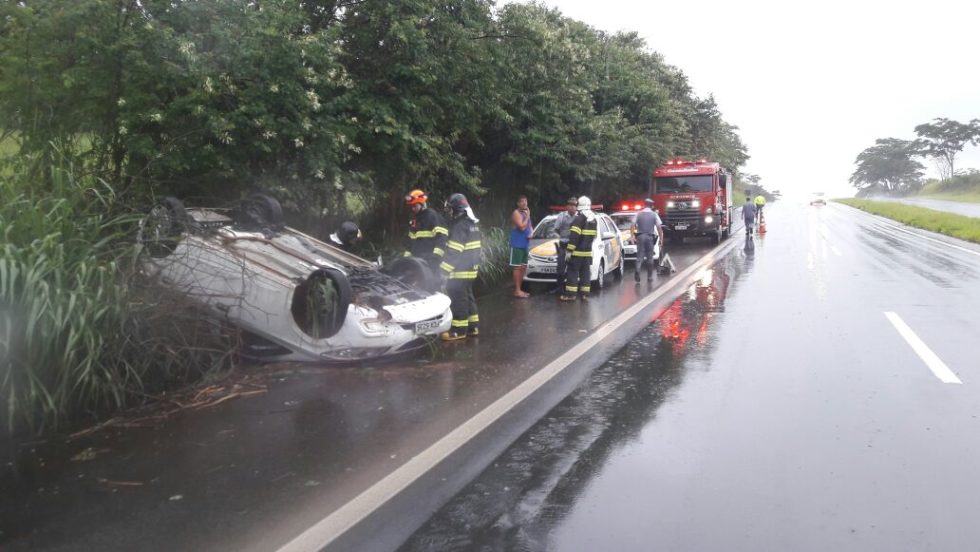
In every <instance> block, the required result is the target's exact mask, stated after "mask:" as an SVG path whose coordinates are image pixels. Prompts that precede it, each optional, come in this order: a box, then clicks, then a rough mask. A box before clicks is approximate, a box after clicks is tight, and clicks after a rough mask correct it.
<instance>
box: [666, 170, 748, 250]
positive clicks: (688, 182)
mask: <svg viewBox="0 0 980 552" xmlns="http://www.w3.org/2000/svg"><path fill="white" fill-rule="evenodd" d="M651 187H652V190H651V197H653V202H654V206H655V208H656V209H657V211H658V212H659V213H660V218H661V219H662V220H663V223H664V236H665V237H672V238H679V239H682V238H684V237H686V236H709V237H711V238H713V239H714V240H715V243H721V240H723V239H725V238H727V237H728V236H729V235H730V234H731V232H732V216H733V214H734V206H733V205H732V201H733V199H732V175H731V173H729V172H728V171H726V170H725V169H723V168H722V167H721V165H719V164H718V163H709V162H708V161H707V160H705V159H699V160H697V161H685V160H684V159H672V160H670V161H667V163H666V164H665V165H664V166H662V167H657V168H656V169H655V170H654V171H653V183H652V185H651Z"/></svg>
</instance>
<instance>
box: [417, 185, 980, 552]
mask: <svg viewBox="0 0 980 552" xmlns="http://www.w3.org/2000/svg"><path fill="white" fill-rule="evenodd" d="M767 215H768V219H769V224H768V230H769V232H768V233H767V235H766V236H765V237H764V238H763V239H759V238H756V239H755V240H753V242H752V245H753V247H752V248H751V249H748V248H742V249H740V250H737V251H735V252H733V254H732V255H731V256H729V257H727V258H725V259H723V260H721V261H720V262H718V263H716V264H715V265H714V266H713V267H712V268H711V269H710V270H708V271H705V272H704V273H703V275H702V278H701V279H700V280H699V282H697V283H695V284H694V285H693V286H691V288H690V289H689V290H688V292H687V293H686V294H685V295H683V296H682V297H680V298H679V299H677V301H676V302H675V303H674V304H673V305H672V306H671V307H670V308H668V309H667V310H666V311H665V312H664V314H663V315H662V316H661V317H660V318H659V319H658V320H656V321H655V322H653V323H652V324H651V325H650V326H648V327H647V328H646V329H644V330H643V331H642V332H641V333H640V334H639V335H638V336H637V337H636V338H635V339H634V340H632V341H631V342H630V343H629V344H628V345H627V346H626V347H624V348H623V349H622V350H621V351H619V352H618V353H617V354H616V355H615V356H614V357H613V358H612V359H611V360H610V361H609V362H607V363H606V364H605V365H604V366H602V367H600V368H598V369H597V370H596V371H595V372H594V373H593V374H592V375H591V377H590V378H589V379H588V381H587V383H585V384H583V385H582V386H581V387H580V388H579V389H578V390H577V391H576V392H575V393H573V394H572V395H570V396H569V397H568V398H567V399H565V400H564V401H563V402H562V403H560V404H559V406H558V407H556V408H555V409H554V410H552V412H550V413H549V414H548V415H547V416H545V417H544V418H543V419H542V420H541V421H539V422H538V423H537V424H536V425H535V426H534V427H532V428H531V429H530V430H528V431H527V432H526V433H525V434H524V435H523V436H522V437H521V438H520V439H519V440H518V441H517V442H515V444H514V445H513V446H511V447H510V448H509V449H508V450H507V451H506V452H505V453H504V454H503V455H501V456H500V457H499V458H497V459H496V460H495V461H494V463H493V464H492V465H491V466H490V467H489V468H487V469H486V470H485V471H484V472H483V474H482V475H481V476H480V477H479V478H477V479H476V480H475V481H474V482H473V483H472V484H471V485H470V486H468V487H467V488H466V489H465V490H463V491H462V492H461V493H459V494H458V495H457V496H456V497H455V498H454V499H453V500H452V501H451V502H450V503H448V504H447V505H446V506H445V507H444V508H443V509H441V510H440V512H439V513H437V514H436V515H435V516H433V517H432V518H431V519H430V520H429V522H428V523H427V524H426V525H425V526H424V527H423V528H421V529H420V530H419V531H418V532H416V534H415V535H414V536H413V537H412V538H411V539H410V540H409V541H408V542H407V543H406V544H405V545H404V546H403V550H406V551H409V550H412V551H414V550H545V549H547V550H670V551H674V550H697V551H701V550H747V551H748V550H814V551H825V550H977V549H978V548H980V525H978V524H977V523H976V522H975V518H976V514H977V512H980V360H978V358H980V356H978V354H977V349H976V343H977V337H978V336H980V248H978V247H974V246H969V245H963V244H961V243H959V244H957V245H954V246H949V245H946V243H954V244H955V243H957V242H953V241H952V240H946V239H939V240H938V241H933V240H932V239H931V237H921V236H931V235H928V234H925V233H918V232H907V231H904V230H897V229H895V227H894V226H893V225H892V224H891V223H888V222H884V221H883V219H878V218H876V217H872V216H870V215H866V214H864V213H860V212H858V211H856V210H852V209H849V208H847V207H843V206H840V205H836V204H831V205H830V206H827V207H812V208H811V207H805V206H795V205H788V204H785V202H782V203H780V204H776V205H774V206H772V208H770V209H767ZM886 313H891V314H886ZM899 319H900V320H899ZM893 320H895V321H896V322H894V323H893ZM903 323H904V324H905V325H907V326H908V328H909V330H910V331H911V332H912V333H914V334H915V336H917V338H918V339H919V340H920V341H921V343H922V344H923V345H924V346H926V347H927V348H928V350H929V351H931V352H932V353H934V355H935V357H936V358H938V359H939V360H940V361H941V363H942V364H943V365H944V366H945V367H947V368H948V369H949V371H950V372H951V373H944V372H943V370H942V367H941V366H939V365H938V364H936V362H935V359H933V358H931V357H930V356H929V355H928V353H926V352H924V351H923V350H922V349H921V348H920V349H919V351H920V352H921V354H922V355H923V356H924V357H925V358H926V359H929V362H931V364H929V363H927V361H926V360H924V359H923V356H920V353H919V352H917V351H916V349H914V348H913V346H912V345H911V344H910V342H909V341H907V340H906V338H905V337H903V335H902V334H901V333H900V332H899V330H898V329H897V328H898V327H899V326H901V325H902V324H903ZM896 324H898V325H896ZM910 339H912V340H913V341H914V340H915V338H913V337H910ZM930 366H932V368H930ZM951 378H952V379H951ZM953 379H956V380H958V381H961V382H962V383H944V381H953Z"/></svg>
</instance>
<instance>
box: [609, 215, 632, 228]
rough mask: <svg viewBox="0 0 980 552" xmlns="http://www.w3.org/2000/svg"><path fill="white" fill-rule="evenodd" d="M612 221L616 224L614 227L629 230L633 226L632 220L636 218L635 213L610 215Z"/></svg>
mask: <svg viewBox="0 0 980 552" xmlns="http://www.w3.org/2000/svg"><path fill="white" fill-rule="evenodd" d="M610 216H611V217H612V220H613V222H614V223H615V224H616V228H619V229H620V230H629V229H630V227H631V226H633V221H634V220H636V215H625V214H624V215H610Z"/></svg>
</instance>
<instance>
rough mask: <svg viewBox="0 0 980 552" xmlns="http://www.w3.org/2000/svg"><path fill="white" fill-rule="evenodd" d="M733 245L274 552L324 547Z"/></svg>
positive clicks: (676, 278) (622, 315)
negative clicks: (277, 551)
mask: <svg viewBox="0 0 980 552" xmlns="http://www.w3.org/2000/svg"><path fill="white" fill-rule="evenodd" d="M736 243H737V240H735V239H729V240H728V243H727V244H726V245H723V246H720V247H718V248H716V249H715V250H713V251H711V252H709V253H708V254H706V255H705V256H703V257H701V258H700V259H698V260H697V261H695V262H694V263H692V264H691V266H689V267H687V268H686V269H684V270H683V271H681V272H679V273H677V275H675V276H674V279H673V280H672V281H670V282H668V283H667V284H665V285H664V286H663V287H662V288H660V289H658V290H657V291H654V292H653V293H651V294H650V295H647V296H646V297H644V298H643V299H640V300H639V301H637V302H636V303H634V304H633V306H632V307H630V308H629V309H627V310H625V311H624V312H622V313H620V315H619V316H617V317H616V318H613V319H612V320H610V321H609V322H606V323H605V324H604V325H602V326H600V327H599V329H598V330H596V331H595V332H593V333H592V334H591V335H589V336H588V337H587V338H585V339H584V340H582V341H581V342H580V343H579V344H578V345H576V346H574V347H572V348H571V349H569V350H568V351H567V352H565V354H563V355H561V356H560V357H558V358H557V359H555V360H553V361H551V362H550V363H549V364H548V365H546V366H545V367H544V368H542V369H540V370H538V371H537V372H535V373H534V374H533V375H532V376H531V377H529V378H528V379H526V380H524V382H523V383H521V384H520V385H518V386H517V387H515V388H514V389H511V390H510V392H508V393H507V394H506V395H504V396H503V397H500V398H499V399H497V400H496V401H494V402H493V403H492V404H490V405H489V406H487V407H486V408H484V409H483V410H481V411H480V412H478V413H477V414H475V415H474V416H473V417H472V418H470V419H469V420H467V421H466V422H464V423H463V424H461V425H460V426H458V427H457V428H456V429H454V430H453V431H451V432H449V434H448V435H446V436H445V437H443V438H442V439H440V440H438V441H436V442H435V443H434V444H432V445H431V446H430V447H429V448H427V449H425V450H423V451H422V452H420V453H419V454H418V455H416V456H414V457H412V459H411V460H409V461H407V462H405V463H404V464H402V465H401V466H400V467H399V468H398V469H396V470H395V471H393V472H391V473H389V474H388V475H387V476H385V478H384V479H382V480H381V481H378V482H377V483H375V484H374V485H372V486H371V487H369V488H368V489H366V490H365V491H364V492H362V493H361V494H359V495H357V496H356V497H355V498H353V499H351V501H350V502H348V503H346V504H344V505H343V506H341V507H340V508H338V509H337V510H335V511H334V512H332V513H331V514H329V515H327V517H325V518H323V519H321V520H320V521H318V522H317V523H316V524H314V525H313V526H312V527H310V528H309V529H307V530H305V531H303V532H302V533H300V534H299V535H297V536H296V538H294V539H293V540H291V541H289V542H288V543H286V544H285V545H284V546H283V547H282V548H280V549H279V552H294V551H307V550H309V551H313V550H321V549H323V548H326V547H327V546H329V545H330V544H331V543H332V542H334V541H335V540H336V539H337V538H338V537H340V536H341V535H343V534H344V533H346V532H347V531H348V530H349V529H351V528H352V527H354V526H355V525H356V524H357V523H359V522H360V521H362V520H363V519H365V518H367V517H368V516H369V515H371V513H372V512H374V511H375V510H377V509H378V508H380V507H381V506H382V505H384V504H385V503H386V502H388V500H390V499H392V498H394V497H395V496H397V495H398V493H400V492H402V491H403V490H405V489H406V488H408V486H409V485H411V484H412V483H413V482H414V481H416V480H417V479H418V478H420V477H422V476H423V475H425V473H426V472H428V471H429V470H431V469H433V468H435V467H436V465H437V464H439V462H442V461H443V460H444V459H446V458H447V457H449V455H451V454H452V453H453V452H455V451H456V450H457V449H459V448H460V447H462V446H463V445H465V444H466V443H467V442H469V441H470V439H472V438H474V437H475V436H477V435H479V434H480V433H481V432H483V431H484V430H486V429H487V428H488V427H490V425H491V424H493V423H494V422H495V421H497V419H498V418H500V417H502V416H504V415H505V414H507V412H509V411H510V410H511V409H512V408H514V407H515V406H516V405H518V404H520V403H521V402H522V401H524V400H525V399H527V398H528V397H530V396H531V394H532V393H534V392H535V391H537V390H538V388H540V387H541V386H543V385H545V384H546V383H548V382H549V381H550V380H551V379H552V378H554V377H555V376H557V375H558V374H559V373H561V371H562V370H564V369H565V368H566V367H567V366H568V365H570V364H571V363H573V362H575V361H576V360H578V359H579V357H581V356H582V355H584V354H585V353H586V352H588V350H589V349H591V348H592V347H594V346H595V345H596V344H598V343H599V342H600V341H602V340H603V339H605V337H606V336H608V335H609V334H611V333H613V332H614V331H615V330H617V329H619V327H620V326H622V325H623V324H625V323H626V322H627V321H628V320H630V319H631V318H633V316H635V315H636V314H637V313H639V312H640V311H642V310H643V309H645V308H647V307H648V306H650V305H651V304H652V303H653V302H654V301H656V300H658V299H659V298H660V297H661V296H663V295H666V294H667V293H668V292H671V293H673V291H672V290H673V289H674V288H676V287H678V286H679V285H680V286H682V287H683V286H684V285H690V283H689V282H688V280H689V279H690V278H691V276H692V275H693V274H694V273H695V272H697V271H700V270H701V269H702V268H703V265H705V264H708V263H711V262H714V261H715V260H717V259H719V258H721V257H722V256H724V255H725V254H726V253H728V250H730V249H733V248H734V247H735V245H736Z"/></svg>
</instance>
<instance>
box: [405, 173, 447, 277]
mask: <svg viewBox="0 0 980 552" xmlns="http://www.w3.org/2000/svg"><path fill="white" fill-rule="evenodd" d="M428 201H429V196H428V195H426V193H425V192H423V191H422V190H412V191H411V192H409V193H408V195H407V196H405V204H406V205H408V206H409V207H410V208H411V209H412V214H413V217H412V221H411V222H409V229H408V239H409V245H408V250H407V251H405V253H404V256H405V257H417V258H419V259H422V260H424V261H425V262H427V263H429V268H431V269H432V272H433V274H437V273H438V269H437V267H438V266H439V262H440V261H441V260H442V256H443V255H445V253H446V240H447V239H448V237H449V229H448V228H447V227H446V221H445V220H444V219H443V218H442V215H440V214H439V213H437V212H436V210H435V209H430V208H429V206H428V205H427V203H428Z"/></svg>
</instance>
